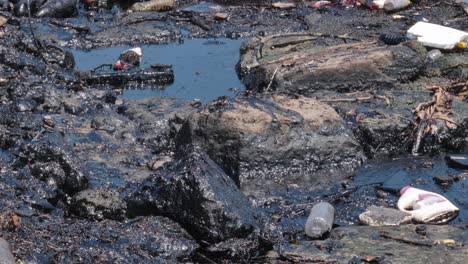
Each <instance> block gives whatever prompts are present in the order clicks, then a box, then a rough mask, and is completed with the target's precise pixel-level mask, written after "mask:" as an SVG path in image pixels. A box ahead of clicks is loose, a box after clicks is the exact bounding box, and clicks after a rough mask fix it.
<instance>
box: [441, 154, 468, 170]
mask: <svg viewBox="0 0 468 264" xmlns="http://www.w3.org/2000/svg"><path fill="white" fill-rule="evenodd" d="M446 159H447V161H448V164H449V165H451V166H453V167H457V168H461V169H468V154H450V155H447V157H446Z"/></svg>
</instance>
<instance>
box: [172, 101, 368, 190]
mask: <svg viewBox="0 0 468 264" xmlns="http://www.w3.org/2000/svg"><path fill="white" fill-rule="evenodd" d="M187 143H194V144H197V145H201V146H203V148H204V149H205V150H206V151H207V153H208V155H209V156H210V157H211V158H212V159H213V160H215V161H216V162H217V163H218V164H220V166H221V167H222V168H223V169H224V171H225V172H226V173H227V174H228V175H229V176H231V177H232V178H233V179H234V180H235V182H236V183H237V184H238V186H240V187H241V189H242V190H243V191H259V190H268V189H271V188H284V187H286V188H288V186H290V185H293V186H294V184H296V185H301V186H304V187H314V186H316V185H317V184H319V183H321V182H329V181H332V180H337V179H343V178H344V177H346V176H349V175H350V174H352V173H353V171H354V169H355V168H357V167H358V166H359V165H360V164H361V161H362V160H363V159H364V155H363V153H362V151H361V147H360V145H359V144H358V143H357V142H356V141H355V140H354V138H353V136H352V135H351V132H350V131H349V130H347V129H346V128H345V126H344V122H343V120H342V119H341V117H340V116H339V115H338V114H337V113H336V112H335V110H333V108H331V107H330V106H328V105H326V104H323V103H320V102H318V101H316V100H313V99H309V98H304V97H297V98H291V97H287V96H271V97H266V98H265V99H259V98H243V99H242V98H237V99H232V100H230V99H219V100H217V101H215V102H213V103H212V104H210V105H209V106H207V107H206V108H205V109H202V110H200V111H198V112H194V113H193V114H191V115H190V116H189V117H188V118H187V121H186V123H185V124H184V125H183V127H182V129H181V132H180V133H179V138H178V142H177V144H178V146H184V144H187Z"/></svg>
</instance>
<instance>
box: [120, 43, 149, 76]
mask: <svg viewBox="0 0 468 264" xmlns="http://www.w3.org/2000/svg"><path fill="white" fill-rule="evenodd" d="M142 55H143V53H142V51H141V48H140V47H137V48H132V49H128V50H126V51H124V52H122V53H121V54H120V56H119V58H118V59H117V61H116V62H115V63H114V70H115V71H117V70H124V71H125V70H128V69H131V68H138V67H139V66H140V63H141V56H142Z"/></svg>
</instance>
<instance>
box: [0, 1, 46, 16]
mask: <svg viewBox="0 0 468 264" xmlns="http://www.w3.org/2000/svg"><path fill="white" fill-rule="evenodd" d="M1 1H2V0H0V5H1ZM6 2H7V3H8V1H6ZM44 2H45V0H29V8H31V14H33V13H34V12H36V11H37V10H38V9H39V7H40V6H41V5H42V4H44ZM13 12H14V13H15V15H17V16H27V15H28V0H20V1H18V3H16V5H15V7H14V9H13Z"/></svg>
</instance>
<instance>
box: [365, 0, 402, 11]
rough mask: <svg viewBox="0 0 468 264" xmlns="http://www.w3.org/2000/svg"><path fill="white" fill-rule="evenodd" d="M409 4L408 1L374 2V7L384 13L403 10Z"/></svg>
mask: <svg viewBox="0 0 468 264" xmlns="http://www.w3.org/2000/svg"><path fill="white" fill-rule="evenodd" d="M410 4H411V1H410V0H374V5H376V6H377V8H379V9H385V10H386V11H395V10H399V9H402V8H405V7H407V6H409V5H410Z"/></svg>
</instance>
